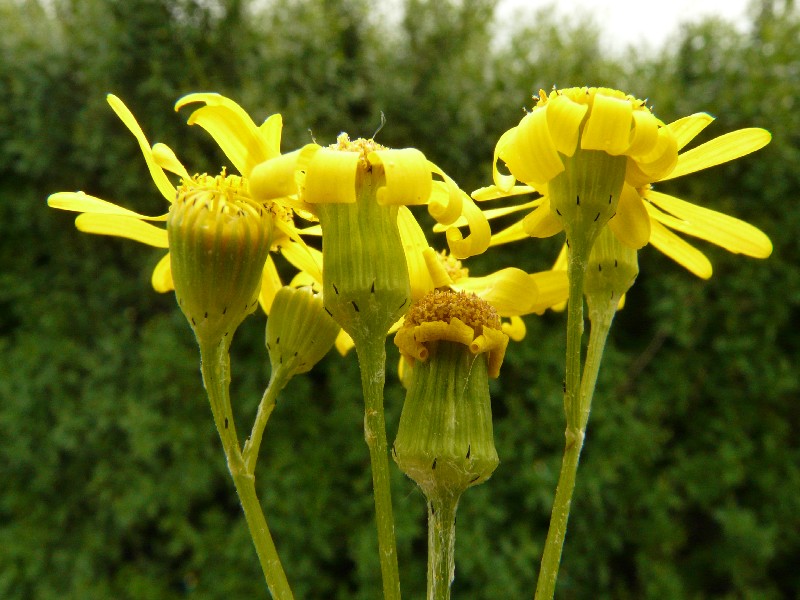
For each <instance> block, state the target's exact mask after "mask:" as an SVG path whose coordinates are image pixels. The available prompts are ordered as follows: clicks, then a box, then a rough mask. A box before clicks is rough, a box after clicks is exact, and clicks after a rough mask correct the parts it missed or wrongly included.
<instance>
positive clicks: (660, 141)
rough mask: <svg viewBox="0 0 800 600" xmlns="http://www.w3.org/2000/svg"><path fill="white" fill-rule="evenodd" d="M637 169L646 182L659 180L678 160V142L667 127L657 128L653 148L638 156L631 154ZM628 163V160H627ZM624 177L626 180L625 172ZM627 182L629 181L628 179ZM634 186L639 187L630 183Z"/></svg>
mask: <svg viewBox="0 0 800 600" xmlns="http://www.w3.org/2000/svg"><path fill="white" fill-rule="evenodd" d="M633 158H634V159H635V161H636V166H637V167H638V169H639V171H640V172H641V173H643V174H644V175H645V177H646V178H647V180H648V183H649V182H651V181H659V180H660V179H663V178H664V177H665V176H666V175H667V174H668V173H670V172H671V171H672V169H673V168H674V167H675V165H676V163H677V161H678V143H677V141H676V140H675V136H674V135H673V134H672V131H670V130H669V129H668V128H667V127H661V128H659V129H658V138H657V140H656V143H655V145H654V146H653V148H652V149H651V150H650V151H649V152H647V153H645V154H641V155H638V156H633ZM628 162H629V163H630V160H629V161H628ZM625 179H626V180H627V179H628V177H627V173H626V177H625ZM629 183H631V182H630V181H629ZM631 185H633V186H634V187H641V186H637V185H635V184H633V183H631Z"/></svg>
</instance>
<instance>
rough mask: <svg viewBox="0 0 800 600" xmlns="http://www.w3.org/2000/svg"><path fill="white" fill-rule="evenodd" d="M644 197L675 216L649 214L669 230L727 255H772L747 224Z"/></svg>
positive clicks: (761, 234)
mask: <svg viewBox="0 0 800 600" xmlns="http://www.w3.org/2000/svg"><path fill="white" fill-rule="evenodd" d="M645 198H646V199H647V200H649V201H650V202H652V203H653V204H654V205H656V206H658V207H659V208H661V209H662V210H665V211H667V212H668V213H670V215H674V216H675V217H677V218H676V219H669V216H670V215H664V214H663V213H661V212H660V211H651V215H652V216H653V217H654V218H655V219H658V220H659V221H661V222H662V223H664V224H665V225H667V226H668V227H670V228H672V229H675V230H677V231H681V232H683V233H687V234H689V235H693V236H695V237H698V238H701V239H704V240H707V241H709V242H711V243H713V244H716V245H718V246H721V247H722V248H725V249H726V250H728V251H729V252H734V253H737V254H745V255H747V256H753V257H755V258H766V257H768V256H769V255H770V254H772V242H771V241H770V239H769V237H767V235H766V234H765V233H764V232H763V231H761V230H760V229H758V228H757V227H754V226H753V225H750V224H749V223H745V222H744V221H741V220H739V219H736V218H734V217H730V216H728V215H726V214H723V213H720V212H717V211H715V210H711V209H708V208H704V207H702V206H697V205H696V204H692V203H690V202H686V201H685V200H680V199H679V198H675V197H674V196H669V195H667V194H661V193H659V192H654V191H652V190H650V191H648V192H647V195H646V196H645Z"/></svg>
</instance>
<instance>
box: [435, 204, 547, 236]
mask: <svg viewBox="0 0 800 600" xmlns="http://www.w3.org/2000/svg"><path fill="white" fill-rule="evenodd" d="M541 203H542V198H537V199H536V200H531V201H530V202H526V203H525V204H517V205H514V206H503V207H501V208H490V209H489V210H484V211H483V216H485V217H486V218H487V219H488V220H489V221H491V220H492V219H497V218H499V217H505V216H508V215H512V214H514V213H516V212H521V211H523V210H530V209H531V208H536V207H537V206H539V205H540V204H541ZM466 224H467V220H466V219H465V218H464V217H459V218H458V219H456V221H455V223H453V225H454V226H455V227H463V226H464V225H466ZM446 229H447V227H445V226H444V225H439V224H438V223H436V224H434V226H433V231H434V232H435V233H441V232H442V231H444V230H446ZM523 237H524V236H523ZM520 239H522V238H520Z"/></svg>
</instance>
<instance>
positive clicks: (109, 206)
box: [47, 190, 174, 221]
mask: <svg viewBox="0 0 800 600" xmlns="http://www.w3.org/2000/svg"><path fill="white" fill-rule="evenodd" d="M173 191H174V190H173ZM47 205H48V206H49V207H51V208H60V209H61V210H71V211H74V212H85V213H94V214H98V215H117V216H124V217H133V218H135V219H141V220H144V221H166V220H167V215H161V216H159V217H148V216H147V215H140V214H139V213H137V212H133V211H132V210H128V209H127V208H122V207H121V206H117V205H116V204H114V203H112V202H109V201H107V200H102V199H100V198H96V197H95V196H90V195H89V194H84V193H83V192H57V193H55V194H51V195H50V196H49V197H48V198H47Z"/></svg>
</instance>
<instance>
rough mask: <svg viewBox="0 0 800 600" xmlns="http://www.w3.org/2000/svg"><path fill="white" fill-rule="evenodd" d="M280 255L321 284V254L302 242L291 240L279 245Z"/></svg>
mask: <svg viewBox="0 0 800 600" xmlns="http://www.w3.org/2000/svg"><path fill="white" fill-rule="evenodd" d="M281 254H283V256H284V258H286V260H288V261H289V262H290V263H291V264H292V266H294V267H295V268H297V269H298V270H300V271H305V272H306V273H308V274H309V275H311V277H313V278H314V279H315V280H316V281H317V282H318V283H322V252H320V251H319V250H317V249H316V248H312V247H310V246H306V244H305V243H303V242H297V241H294V240H292V241H290V242H288V243H286V244H282V245H281Z"/></svg>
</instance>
